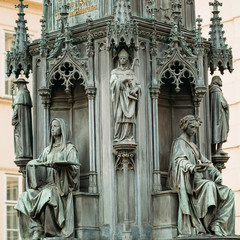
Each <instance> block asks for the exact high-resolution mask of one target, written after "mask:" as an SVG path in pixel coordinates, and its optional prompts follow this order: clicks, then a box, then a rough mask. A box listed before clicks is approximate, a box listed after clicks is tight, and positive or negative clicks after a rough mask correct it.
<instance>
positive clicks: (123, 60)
mask: <svg viewBox="0 0 240 240" xmlns="http://www.w3.org/2000/svg"><path fill="white" fill-rule="evenodd" d="M128 58H129V54H128V52H127V51H126V50H125V49H122V50H121V51H120V52H119V54H118V60H119V63H120V65H125V64H127V62H128Z"/></svg>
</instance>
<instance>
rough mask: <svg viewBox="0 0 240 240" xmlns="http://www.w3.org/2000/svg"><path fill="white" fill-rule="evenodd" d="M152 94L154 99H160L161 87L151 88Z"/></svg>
mask: <svg viewBox="0 0 240 240" xmlns="http://www.w3.org/2000/svg"><path fill="white" fill-rule="evenodd" d="M150 93H151V97H152V99H158V97H159V94H160V87H159V86H152V87H151V88H150Z"/></svg>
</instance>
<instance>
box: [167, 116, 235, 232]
mask: <svg viewBox="0 0 240 240" xmlns="http://www.w3.org/2000/svg"><path fill="white" fill-rule="evenodd" d="M200 124H201V121H200V120H199V119H198V118H196V117H194V116H192V115H188V116H185V117H184V118H182V119H181V121H180V128H181V129H182V131H183V133H182V134H181V135H180V137H179V138H177V139H175V141H174V142H173V145H172V151H171V164H170V171H169V174H170V175H169V183H170V187H171V188H172V189H174V190H177V192H178V199H179V210H178V233H179V235H198V234H211V235H217V236H229V235H233V234H234V224H235V223H234V221H235V216H234V193H233V191H232V190H231V189H229V188H228V187H226V186H224V185H222V177H221V173H220V172H219V171H218V170H217V169H216V168H215V167H214V166H213V164H212V163H211V162H210V161H209V160H208V159H206V158H205V157H204V156H203V155H202V154H201V152H200V151H199V149H198V147H197V146H196V145H195V144H194V143H193V142H191V137H192V136H194V135H195V134H196V132H197V130H198V128H199V126H200Z"/></svg>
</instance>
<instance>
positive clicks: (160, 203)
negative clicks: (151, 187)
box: [152, 190, 178, 240]
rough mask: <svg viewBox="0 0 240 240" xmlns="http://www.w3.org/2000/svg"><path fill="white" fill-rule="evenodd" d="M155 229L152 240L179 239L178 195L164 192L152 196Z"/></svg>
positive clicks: (173, 192)
mask: <svg viewBox="0 0 240 240" xmlns="http://www.w3.org/2000/svg"><path fill="white" fill-rule="evenodd" d="M152 201H153V228H152V239H153V240H163V239H173V238H176V237H177V213H178V194H177V192H176V191H172V190H169V191H162V192H160V193H156V194H152Z"/></svg>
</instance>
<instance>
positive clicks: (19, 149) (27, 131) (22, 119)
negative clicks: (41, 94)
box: [12, 77, 33, 159]
mask: <svg viewBox="0 0 240 240" xmlns="http://www.w3.org/2000/svg"><path fill="white" fill-rule="evenodd" d="M14 83H15V84H17V87H18V93H17V96H16V98H15V101H14V104H13V115H12V125H13V126H14V153H15V156H16V159H18V158H30V159H32V156H33V154H32V152H33V151H32V145H33V136H32V114H31V108H32V100H31V96H30V93H29V91H28V89H27V85H26V84H27V83H28V82H27V81H25V79H24V78H22V77H20V78H18V79H17V80H16V81H14Z"/></svg>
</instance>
